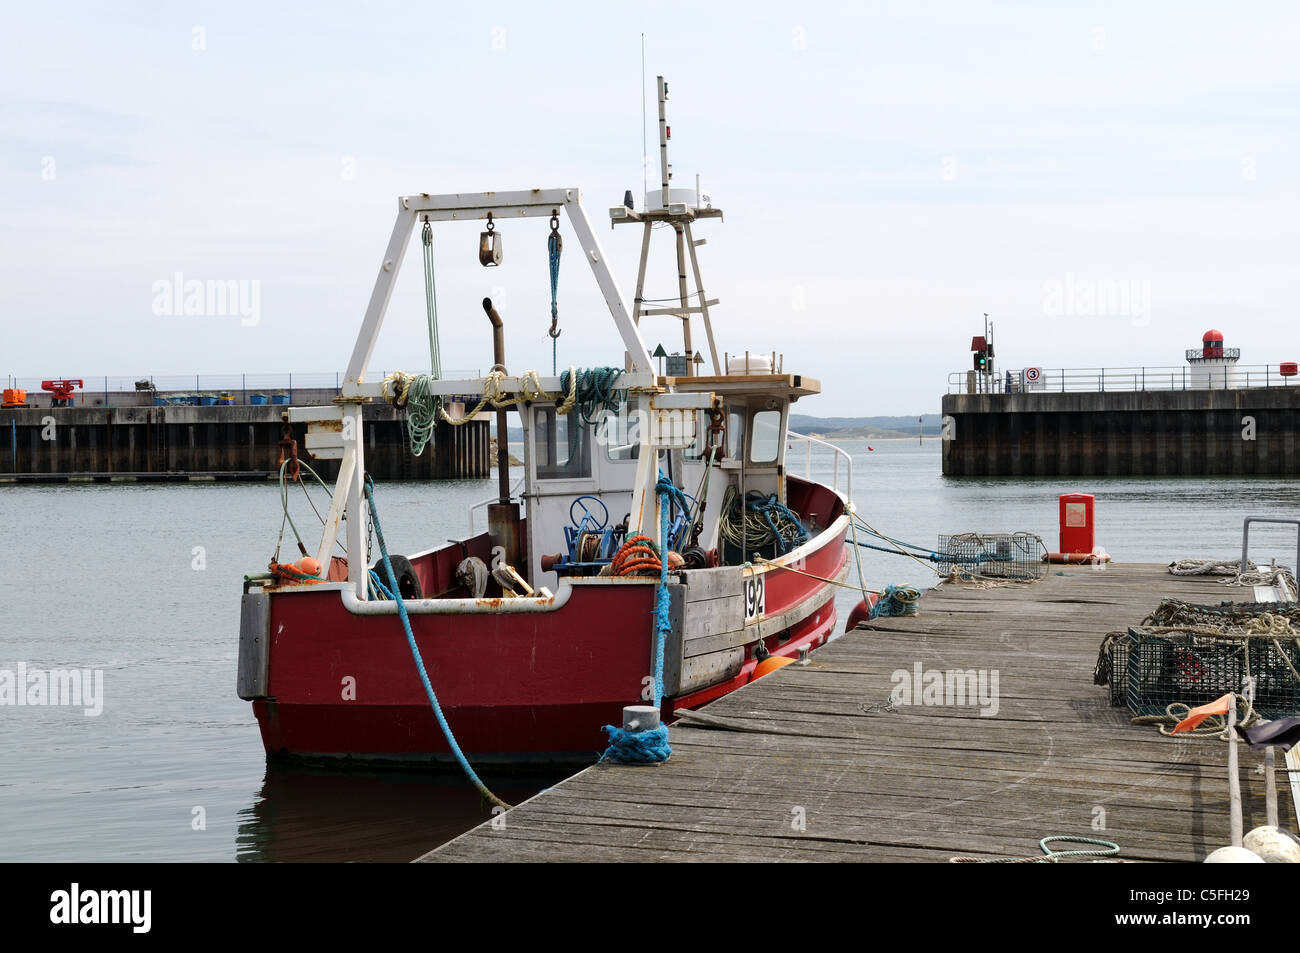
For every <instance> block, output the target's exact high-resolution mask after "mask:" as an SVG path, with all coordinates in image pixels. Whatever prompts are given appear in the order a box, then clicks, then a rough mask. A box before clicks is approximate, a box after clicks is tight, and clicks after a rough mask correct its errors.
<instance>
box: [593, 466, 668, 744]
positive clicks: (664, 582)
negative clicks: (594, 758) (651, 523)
mask: <svg viewBox="0 0 1300 953" xmlns="http://www.w3.org/2000/svg"><path fill="white" fill-rule="evenodd" d="M676 489H677V488H676V487H675V486H674V485H673V483H672V481H671V480H669V479H668V478H667V477H666V476H664V475H663V474H662V473H660V474H659V482H658V483H657V484H655V491H656V492H657V493H658V494H659V538H660V539H662V540H667V539H668V503H669V501H670V500H671V499H672V491H673V490H676ZM678 492H681V491H680V490H678ZM634 538H635V537H634ZM667 554H668V547H667V545H665V546H664V555H663V557H662V558H661V559H660V560H659V584H658V585H657V586H656V587H655V608H654V640H655V644H654V676H653V677H654V700H653V702H652V704H653V705H654V707H655V708H657V709H658V708H662V707H663V695H664V647H665V645H666V644H667V642H668V634H669V632H670V631H671V630H672V622H671V620H670V619H669V618H668V608H669V601H670V600H669V594H668V556H667ZM605 733H606V734H608V735H609V747H608V748H606V749H605V753H604V754H602V755H601V756H600V760H601V761H612V762H614V763H616V764H662V763H663V762H665V761H667V760H668V759H669V757H671V756H672V753H673V749H672V748H671V747H670V746H669V744H668V726H667V725H663V724H661V725H660V726H659V727H658V728H653V729H650V730H643V731H627V730H625V729H623V728H620V727H618V726H617V725H606V726H605Z"/></svg>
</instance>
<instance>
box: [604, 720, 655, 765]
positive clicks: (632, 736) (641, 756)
mask: <svg viewBox="0 0 1300 953" xmlns="http://www.w3.org/2000/svg"><path fill="white" fill-rule="evenodd" d="M605 731H606V732H607V733H608V734H609V747H608V748H606V749H605V753H604V754H603V755H601V756H600V760H601V761H612V762H614V763H615V764H662V763H663V762H665V761H667V760H668V759H669V758H670V757H671V756H672V753H673V749H672V748H670V747H669V746H668V726H667V725H660V726H659V727H658V728H655V729H653V730H651V731H624V730H623V729H622V728H618V727H615V726H614V725H606V726H605Z"/></svg>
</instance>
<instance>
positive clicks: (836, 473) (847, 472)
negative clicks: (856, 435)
mask: <svg viewBox="0 0 1300 953" xmlns="http://www.w3.org/2000/svg"><path fill="white" fill-rule="evenodd" d="M786 437H787V438H788V439H789V441H790V444H789V449H787V451H786V456H785V465H786V469H787V470H789V469H790V467H791V459H790V457H791V452H792V451H794V447H793V444H794V443H795V442H797V441H800V440H802V441H804V478H805V479H808V480H811V479H814V475H813V455H812V451H813V445H814V444H815V445H816V446H817V447H818V448H820V449H822V450H830V451H831V489H833V490H835V491H836V492H839V490H840V459H841V458H843V460H844V496H845V497H846V498H847V499H848V500H849V501H850V502H852V501H853V457H852V456H851V455H850V454H849V453H848V452H847V451H845V450H842V449H840V448H839V447H837V446H835V444H833V443H830V442H829V441H826V440H821V439H820V438H818V437H810V436H808V435H807V434H802V433H795V432H794V431H793V430H791V431H789V432H788V433H787V434H786Z"/></svg>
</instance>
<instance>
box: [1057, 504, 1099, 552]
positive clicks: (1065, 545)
mask: <svg viewBox="0 0 1300 953" xmlns="http://www.w3.org/2000/svg"><path fill="white" fill-rule="evenodd" d="M1092 504H1093V496H1092V494H1091V493H1066V494H1064V495H1063V496H1062V497H1061V552H1062V553H1067V554H1068V553H1091V552H1092V551H1093V548H1094V547H1095V546H1096V538H1095V537H1096V533H1095V528H1094V526H1093V522H1092Z"/></svg>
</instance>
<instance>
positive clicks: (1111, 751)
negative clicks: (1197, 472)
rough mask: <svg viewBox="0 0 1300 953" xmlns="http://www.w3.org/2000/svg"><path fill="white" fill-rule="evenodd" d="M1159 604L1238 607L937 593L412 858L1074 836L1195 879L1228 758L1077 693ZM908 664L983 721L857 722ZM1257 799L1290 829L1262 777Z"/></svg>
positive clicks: (1111, 573)
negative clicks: (950, 688) (939, 675)
mask: <svg viewBox="0 0 1300 953" xmlns="http://www.w3.org/2000/svg"><path fill="white" fill-rule="evenodd" d="M1161 596H1172V597H1175V598H1179V599H1183V600H1186V601H1190V602H1201V603H1211V604H1215V603H1218V602H1219V601H1221V600H1224V599H1232V600H1236V601H1245V600H1250V599H1251V598H1252V593H1251V592H1250V591H1249V590H1243V589H1240V588H1229V587H1226V586H1223V585H1221V584H1220V583H1219V582H1218V580H1217V579H1216V578H1214V577H1186V576H1182V577H1175V576H1171V575H1170V574H1169V573H1168V571H1167V569H1166V567H1165V566H1163V565H1151V564H1127V565H1124V564H1112V565H1109V566H1105V567H1101V568H1099V569H1093V568H1091V567H1081V566H1065V567H1052V568H1051V569H1050V570H1049V573H1048V575H1046V576H1045V578H1043V579H1042V580H1040V581H1039V582H1037V583H1034V584H1032V585H1029V586H1016V587H1014V588H1011V587H1009V588H993V589H971V588H966V587H959V586H951V585H945V586H942V587H941V588H939V589H938V590H935V591H931V592H927V593H926V594H925V595H924V596H923V597H922V600H921V614H920V615H919V616H915V617H908V618H900V619H882V620H878V621H877V622H875V623H872V626H873V628H874V631H873V630H858V631H855V632H852V633H850V634H848V635H847V636H845V637H844V638H841V639H839V640H837V641H835V642H833V643H832V644H831V645H829V646H827V647H825V648H823V649H821V650H819V651H818V652H816V653H814V654H813V656H812V658H811V659H810V661H809V662H808V664H807V665H789V666H786V667H785V668H783V669H781V670H779V671H778V672H776V673H774V674H772V675H769V676H768V677H766V678H763V679H760V680H759V681H757V682H754V683H752V684H750V685H748V686H746V687H745V688H744V689H742V690H740V691H738V692H735V693H733V694H731V695H729V696H727V697H725V698H723V699H720V700H719V701H717V702H714V703H713V704H711V705H708V706H707V707H706V708H705V709H703V715H704V716H706V717H708V718H710V719H711V720H713V721H714V722H715V724H714V725H712V726H706V725H703V724H695V725H687V724H684V723H680V722H679V723H678V724H676V725H674V726H673V727H672V729H671V743H672V746H673V756H672V758H671V759H670V760H669V761H668V762H667V763H666V764H664V765H659V766H655V767H633V766H622V765H608V764H601V765H596V766H593V767H591V768H588V769H587V770H585V771H582V772H581V773H579V774H577V775H575V776H574V777H572V778H569V779H568V780H566V781H564V782H562V783H560V784H558V785H556V786H555V787H552V788H550V789H548V790H546V791H544V792H542V793H541V794H539V795H537V796H536V797H533V798H532V799H530V800H528V801H527V802H525V803H523V804H522V805H519V806H517V807H515V808H514V809H512V810H511V811H509V812H508V813H506V814H504V815H502V816H500V817H498V818H496V819H495V825H494V824H493V823H485V824H483V825H481V826H479V827H477V828H475V829H474V830H472V831H469V832H468V833H466V834H464V835H463V836H461V837H458V838H457V839H455V840H453V841H451V842H449V843H447V844H445V845H443V846H442V847H440V848H438V849H436V850H434V851H432V852H430V853H428V854H426V855H424V856H422V857H420V858H419V860H421V861H541V860H546V861H655V860H719V861H817V860H822V861H930V862H934V861H940V862H946V861H948V860H949V859H950V858H952V857H954V856H957V855H965V856H975V857H981V858H987V859H992V858H996V857H1029V856H1034V855H1037V854H1039V848H1038V840H1039V839H1040V838H1042V837H1044V836H1047V835H1069V834H1073V835H1082V836H1087V837H1095V838H1105V839H1107V840H1111V841H1114V842H1116V843H1118V844H1119V845H1120V847H1121V853H1120V855H1119V859H1121V860H1128V861H1200V860H1202V859H1204V857H1205V856H1206V854H1208V853H1210V851H1212V850H1214V849H1215V848H1217V847H1221V846H1223V845H1225V844H1227V843H1229V835H1228V793H1227V792H1228V785H1227V774H1226V763H1227V745H1225V744H1224V743H1223V742H1221V741H1215V740H1200V739H1196V740H1184V739H1181V738H1180V739H1173V738H1168V737H1164V736H1162V735H1160V734H1159V732H1158V731H1157V729H1156V728H1154V727H1139V726H1134V725H1131V724H1130V722H1129V711H1128V709H1127V708H1112V707H1111V706H1110V704H1109V699H1108V692H1107V689H1106V688H1104V687H1100V686H1096V685H1094V684H1093V682H1092V672H1093V665H1094V662H1095V660H1096V656H1097V648H1098V644H1099V642H1100V641H1101V639H1102V637H1103V636H1104V635H1105V633H1107V632H1109V631H1112V630H1115V629H1122V628H1125V627H1127V626H1128V625H1131V624H1137V623H1139V622H1140V621H1141V620H1142V618H1143V617H1144V616H1145V615H1146V614H1147V613H1148V612H1149V611H1150V610H1152V609H1153V608H1155V606H1156V604H1157V602H1158V601H1159V599H1160V597H1161ZM918 664H919V665H920V666H921V667H922V669H923V670H926V671H930V670H943V671H947V670H957V669H959V670H970V669H974V670H977V671H979V670H983V671H984V672H986V673H990V674H991V673H993V672H996V673H997V674H998V706H997V712H996V714H993V715H988V716H985V715H981V707H980V706H979V705H977V704H966V705H954V704H944V705H913V706H904V707H898V708H897V710H895V711H892V712H889V711H880V710H878V707H879V706H881V705H882V704H883V703H884V702H886V700H887V699H888V697H889V695H890V693H891V690H892V689H893V688H894V685H895V684H896V682H895V681H894V679H893V675H894V673H895V672H897V671H899V670H902V671H905V672H907V673H909V674H910V673H913V672H914V671H915V666H917V665H918ZM985 710H991V706H985ZM724 725H725V726H726V727H722V726H724ZM1240 754H1241V763H1242V767H1241V779H1242V789H1243V798H1244V811H1245V829H1246V830H1247V831H1249V830H1250V829H1251V828H1253V827H1255V826H1257V825H1260V824H1263V823H1264V822H1265V821H1264V777H1263V774H1262V768H1261V767H1260V766H1261V765H1262V764H1263V756H1262V753H1259V752H1254V751H1251V750H1250V749H1248V748H1246V747H1245V746H1244V745H1243V746H1242V747H1241V751H1240ZM1278 762H1279V764H1280V765H1281V764H1283V763H1284V759H1282V758H1279V759H1278ZM1278 789H1279V798H1280V813H1281V818H1282V823H1283V824H1284V825H1289V826H1290V827H1291V828H1292V829H1294V828H1295V815H1294V810H1293V806H1292V804H1291V798H1290V795H1289V790H1290V789H1289V785H1288V784H1287V782H1286V775H1285V774H1282V773H1280V772H1279V774H1278ZM1075 846H1083V845H1073V844H1064V845H1058V849H1069V848H1071V847H1075Z"/></svg>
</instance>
